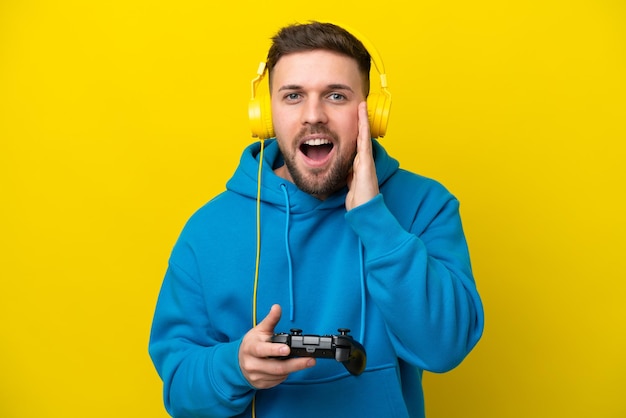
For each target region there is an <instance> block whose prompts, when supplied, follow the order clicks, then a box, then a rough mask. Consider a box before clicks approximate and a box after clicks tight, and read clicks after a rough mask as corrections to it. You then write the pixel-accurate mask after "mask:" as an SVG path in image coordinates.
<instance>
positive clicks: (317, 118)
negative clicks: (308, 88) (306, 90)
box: [302, 96, 328, 125]
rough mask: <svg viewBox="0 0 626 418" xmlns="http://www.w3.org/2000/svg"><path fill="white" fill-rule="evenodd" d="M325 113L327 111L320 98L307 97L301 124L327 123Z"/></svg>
mask: <svg viewBox="0 0 626 418" xmlns="http://www.w3.org/2000/svg"><path fill="white" fill-rule="evenodd" d="M326 111H327V109H326V107H325V104H324V101H323V99H322V98H321V97H316V96H314V97H309V98H308V99H307V100H306V102H305V103H304V106H303V110H302V123H303V124H305V123H306V124H310V125H314V124H318V123H326V122H328V115H327V114H326Z"/></svg>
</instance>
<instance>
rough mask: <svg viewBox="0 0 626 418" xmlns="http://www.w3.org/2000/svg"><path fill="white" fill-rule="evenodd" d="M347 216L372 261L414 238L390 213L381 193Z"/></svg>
mask: <svg viewBox="0 0 626 418" xmlns="http://www.w3.org/2000/svg"><path fill="white" fill-rule="evenodd" d="M345 216H346V221H347V222H348V224H349V225H350V226H351V227H352V229H353V230H354V232H355V233H356V234H357V235H358V236H359V238H360V239H361V242H362V243H363V246H364V247H365V249H366V250H367V252H368V258H371V259H376V258H378V257H382V256H385V255H387V254H389V253H391V252H393V251H394V250H395V249H396V248H398V247H400V246H402V245H403V244H404V243H406V242H407V241H409V240H410V239H412V238H414V236H413V235H412V234H411V233H409V232H407V231H406V230H405V229H404V228H402V225H400V223H399V222H398V220H397V219H396V218H395V216H394V215H393V214H392V213H391V212H390V211H389V209H388V208H387V205H386V204H385V201H384V199H383V195H382V194H380V193H379V194H378V195H376V196H375V197H374V198H373V199H372V200H370V201H369V202H367V203H364V204H362V205H360V206H357V207H356V208H354V209H352V210H350V211H348V212H346V215H345Z"/></svg>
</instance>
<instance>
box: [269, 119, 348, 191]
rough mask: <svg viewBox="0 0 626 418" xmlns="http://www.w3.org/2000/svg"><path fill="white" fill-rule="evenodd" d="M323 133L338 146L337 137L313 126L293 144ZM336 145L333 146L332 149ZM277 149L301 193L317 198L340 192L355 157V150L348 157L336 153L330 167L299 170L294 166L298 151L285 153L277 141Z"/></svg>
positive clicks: (328, 131)
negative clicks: (311, 135) (308, 136)
mask: <svg viewBox="0 0 626 418" xmlns="http://www.w3.org/2000/svg"><path fill="white" fill-rule="evenodd" d="M317 133H323V134H325V135H329V136H331V137H332V138H333V144H338V143H339V141H338V140H337V135H336V134H335V133H334V132H332V131H330V130H329V129H328V128H327V127H326V126H324V125H314V126H313V127H311V128H309V129H306V128H305V129H303V130H302V131H301V132H300V133H299V134H298V136H297V138H296V141H294V143H295V144H299V143H300V140H301V138H302V137H304V136H305V135H310V134H317ZM334 146H336V145H333V147H334ZM279 147H280V150H281V152H282V154H283V158H284V160H285V166H286V167H287V170H288V171H289V174H290V175H291V178H292V179H293V182H294V183H295V185H296V186H298V188H299V189H300V190H302V191H303V192H306V193H309V194H311V195H313V196H317V197H327V196H329V195H331V194H332V193H334V192H336V191H338V190H341V188H343V187H344V186H345V185H346V179H347V177H348V174H349V173H350V171H351V170H352V165H353V163H354V157H355V156H356V149H355V150H354V152H353V153H352V154H350V155H348V156H347V157H346V156H343V155H342V154H341V153H339V152H336V154H335V157H334V159H333V160H332V161H331V163H330V166H328V167H324V168H319V169H310V170H306V171H305V170H301V169H299V168H298V165H297V164H296V156H297V154H298V149H293V150H291V152H286V151H287V150H285V149H284V147H283V146H282V144H281V142H280V141H279Z"/></svg>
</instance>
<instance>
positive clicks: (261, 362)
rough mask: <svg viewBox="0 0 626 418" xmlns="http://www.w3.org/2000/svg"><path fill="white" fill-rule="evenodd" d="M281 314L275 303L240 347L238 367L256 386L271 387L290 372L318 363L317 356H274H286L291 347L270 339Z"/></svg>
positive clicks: (261, 387)
mask: <svg viewBox="0 0 626 418" xmlns="http://www.w3.org/2000/svg"><path fill="white" fill-rule="evenodd" d="M281 314H282V309H281V307H280V305H273V306H272V309H271V310H270V312H269V314H267V316H266V317H265V318H264V319H263V320H262V321H261V322H260V323H259V324H258V325H257V326H256V327H254V328H252V329H251V330H250V331H248V333H246V335H244V337H243V340H242V342H241V346H240V347H239V367H241V371H242V372H243V375H244V377H245V378H246V379H247V380H248V382H249V383H250V384H251V385H252V386H254V387H255V388H257V389H269V388H272V387H274V386H277V385H278V384H280V383H282V382H283V381H285V379H287V376H289V374H290V373H293V372H297V371H299V370H303V369H306V368H309V367H313V366H315V359H314V358H311V357H296V358H289V359H286V360H283V359H275V358H271V357H280V356H286V355H288V354H289V350H290V349H289V346H287V345H286V344H276V343H272V342H270V341H269V340H270V338H271V337H272V335H274V327H275V326H276V324H278V321H280V317H281Z"/></svg>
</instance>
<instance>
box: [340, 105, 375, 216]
mask: <svg viewBox="0 0 626 418" xmlns="http://www.w3.org/2000/svg"><path fill="white" fill-rule="evenodd" d="M347 182H348V189H349V191H348V195H347V196H346V209H347V210H351V209H354V208H355V207H357V206H359V205H362V204H363V203H366V202H368V201H370V200H371V199H373V198H374V197H375V196H376V195H377V194H378V192H379V190H378V177H376V166H375V165H374V155H373V153H372V139H371V138H370V125H369V121H368V120H367V103H366V102H362V103H360V104H359V133H358V136H357V139H356V157H355V158H354V163H353V165H352V172H351V173H350V174H349V175H348V181H347Z"/></svg>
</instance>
